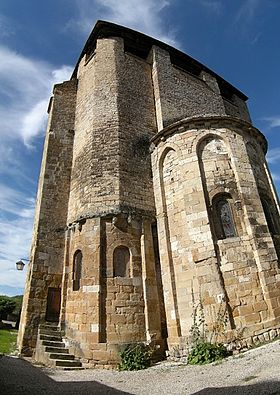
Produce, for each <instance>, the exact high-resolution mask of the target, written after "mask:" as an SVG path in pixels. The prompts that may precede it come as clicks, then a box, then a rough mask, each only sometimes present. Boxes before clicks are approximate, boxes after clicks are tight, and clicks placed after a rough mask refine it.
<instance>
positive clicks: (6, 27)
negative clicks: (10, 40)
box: [0, 14, 14, 37]
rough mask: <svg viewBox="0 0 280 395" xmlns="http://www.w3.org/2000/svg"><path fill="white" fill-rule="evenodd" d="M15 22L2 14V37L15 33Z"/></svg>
mask: <svg viewBox="0 0 280 395" xmlns="http://www.w3.org/2000/svg"><path fill="white" fill-rule="evenodd" d="M12 26H13V24H12V23H11V21H10V20H9V18H7V17H6V16H5V15H1V14H0V37H9V36H11V35H13V34H14V27H12Z"/></svg>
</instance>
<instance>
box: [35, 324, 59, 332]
mask: <svg viewBox="0 0 280 395" xmlns="http://www.w3.org/2000/svg"><path fill="white" fill-rule="evenodd" d="M39 329H50V330H52V331H60V328H59V326H57V324H56V325H49V324H40V325H39Z"/></svg>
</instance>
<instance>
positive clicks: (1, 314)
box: [0, 295, 16, 320]
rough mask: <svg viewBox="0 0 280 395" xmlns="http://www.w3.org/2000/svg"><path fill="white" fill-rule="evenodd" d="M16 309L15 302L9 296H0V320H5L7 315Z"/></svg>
mask: <svg viewBox="0 0 280 395" xmlns="http://www.w3.org/2000/svg"><path fill="white" fill-rule="evenodd" d="M15 307H16V302H15V301H14V300H13V299H12V298H10V297H9V296H4V295H0V320H5V319H6V318H7V315H8V314H10V313H12V312H13V310H14V308H15Z"/></svg>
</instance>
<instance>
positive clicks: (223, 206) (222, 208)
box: [217, 200, 236, 238]
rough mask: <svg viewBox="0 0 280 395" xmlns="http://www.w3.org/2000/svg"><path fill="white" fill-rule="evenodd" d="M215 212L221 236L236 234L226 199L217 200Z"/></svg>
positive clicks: (226, 236)
mask: <svg viewBox="0 0 280 395" xmlns="http://www.w3.org/2000/svg"><path fill="white" fill-rule="evenodd" d="M217 214H218V217H219V220H220V225H221V230H222V236H223V238H228V237H234V236H236V232H235V227H234V222H233V218H232V213H231V209H230V205H229V202H228V201H227V200H220V201H219V202H218V204H217Z"/></svg>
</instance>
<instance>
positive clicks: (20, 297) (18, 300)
mask: <svg viewBox="0 0 280 395" xmlns="http://www.w3.org/2000/svg"><path fill="white" fill-rule="evenodd" d="M11 299H12V300H13V301H14V302H15V304H16V306H15V308H14V310H13V312H12V313H13V314H14V315H16V316H19V315H20V312H21V307H22V300H23V295H16V296H11Z"/></svg>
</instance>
